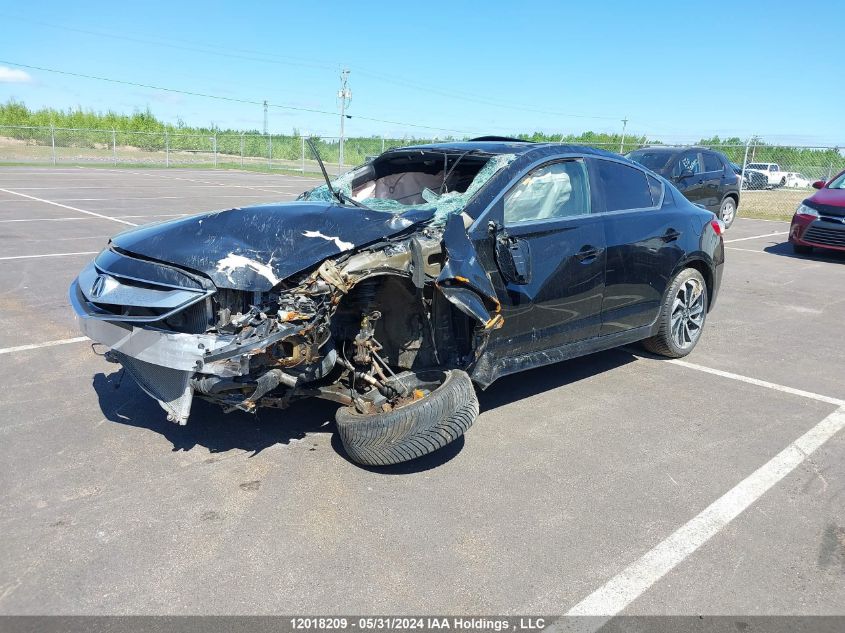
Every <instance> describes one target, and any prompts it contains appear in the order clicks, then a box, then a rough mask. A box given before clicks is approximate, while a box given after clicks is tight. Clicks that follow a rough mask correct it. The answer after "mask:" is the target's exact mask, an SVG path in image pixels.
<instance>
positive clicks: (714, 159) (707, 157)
mask: <svg viewBox="0 0 845 633" xmlns="http://www.w3.org/2000/svg"><path fill="white" fill-rule="evenodd" d="M724 169H725V168H724V166H723V165H722V161H721V160H719V157H718V156H716V154H710V153H708V152H705V153H704V171H724Z"/></svg>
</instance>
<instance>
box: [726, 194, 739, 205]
mask: <svg viewBox="0 0 845 633" xmlns="http://www.w3.org/2000/svg"><path fill="white" fill-rule="evenodd" d="M725 198H733V199H734V205H736V206H737V207H739V194H738V193H736V192H734V191H731V192H730V193H726V194H725ZM725 198H722V201H724V200H725Z"/></svg>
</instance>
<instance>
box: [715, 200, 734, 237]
mask: <svg viewBox="0 0 845 633" xmlns="http://www.w3.org/2000/svg"><path fill="white" fill-rule="evenodd" d="M719 219H720V220H721V221H722V224H724V225H725V228H726V229H728V228H730V226H731V224H733V223H734V220H735V219H736V202H735V201H734V199H733V198H731V197H730V196H728V197H727V198H725V199H724V200H722V206H721V207H720V208H719Z"/></svg>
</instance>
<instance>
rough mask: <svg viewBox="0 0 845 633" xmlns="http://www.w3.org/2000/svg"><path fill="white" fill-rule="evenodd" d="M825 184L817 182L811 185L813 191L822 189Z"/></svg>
mask: <svg viewBox="0 0 845 633" xmlns="http://www.w3.org/2000/svg"><path fill="white" fill-rule="evenodd" d="M826 184H827V183H826V182H825V181H824V180H817V181H816V182H814V183H813V189H824V186H825V185H826Z"/></svg>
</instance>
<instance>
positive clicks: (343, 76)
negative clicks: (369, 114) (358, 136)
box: [337, 68, 352, 170]
mask: <svg viewBox="0 0 845 633" xmlns="http://www.w3.org/2000/svg"><path fill="white" fill-rule="evenodd" d="M348 80H349V69H347V68H344V69H343V71H342V72H341V73H340V90H339V91H338V93H337V98H338V99H340V157H339V160H338V163H339V164H338V168H339V170H342V169H343V124H344V122H345V121H346V107H347V106H348V105H349V102H350V101H351V100H352V91H351V90H349V88H348V87H347V85H346V84H347V81H348Z"/></svg>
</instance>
